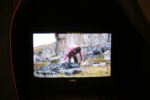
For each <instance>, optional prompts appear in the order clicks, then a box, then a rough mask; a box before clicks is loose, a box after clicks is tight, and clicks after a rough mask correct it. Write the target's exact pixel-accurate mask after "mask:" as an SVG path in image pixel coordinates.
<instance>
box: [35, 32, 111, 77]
mask: <svg viewBox="0 0 150 100" xmlns="http://www.w3.org/2000/svg"><path fill="white" fill-rule="evenodd" d="M111 35H112V34H111V33H75V32H72V33H71V32H70V33H33V69H34V70H33V76H34V77H37V78H70V77H110V76H111Z"/></svg>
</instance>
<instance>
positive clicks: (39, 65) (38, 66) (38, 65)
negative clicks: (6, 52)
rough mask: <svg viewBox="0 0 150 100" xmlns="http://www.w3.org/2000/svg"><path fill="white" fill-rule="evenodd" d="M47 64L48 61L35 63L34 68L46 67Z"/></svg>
mask: <svg viewBox="0 0 150 100" xmlns="http://www.w3.org/2000/svg"><path fill="white" fill-rule="evenodd" d="M46 64H47V61H44V62H35V63H34V68H41V67H45V66H46Z"/></svg>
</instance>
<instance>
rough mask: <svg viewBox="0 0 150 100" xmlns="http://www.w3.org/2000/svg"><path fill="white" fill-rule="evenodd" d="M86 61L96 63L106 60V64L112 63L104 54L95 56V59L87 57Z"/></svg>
mask: <svg viewBox="0 0 150 100" xmlns="http://www.w3.org/2000/svg"><path fill="white" fill-rule="evenodd" d="M85 61H88V62H93V63H95V64H97V63H100V62H105V63H106V64H110V61H108V60H105V59H104V55H101V56H98V57H95V58H93V59H86V60H85Z"/></svg>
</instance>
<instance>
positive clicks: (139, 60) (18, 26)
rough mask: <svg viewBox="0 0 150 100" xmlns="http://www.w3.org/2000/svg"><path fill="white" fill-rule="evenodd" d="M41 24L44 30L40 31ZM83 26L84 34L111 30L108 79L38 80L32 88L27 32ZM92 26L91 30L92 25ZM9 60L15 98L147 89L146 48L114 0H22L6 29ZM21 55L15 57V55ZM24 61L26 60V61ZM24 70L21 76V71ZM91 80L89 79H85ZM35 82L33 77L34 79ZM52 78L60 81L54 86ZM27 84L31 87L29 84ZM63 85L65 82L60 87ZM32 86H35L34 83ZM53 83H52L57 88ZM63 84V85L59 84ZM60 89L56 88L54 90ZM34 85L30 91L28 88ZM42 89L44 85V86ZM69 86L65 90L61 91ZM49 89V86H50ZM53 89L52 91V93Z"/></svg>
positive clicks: (71, 28)
mask: <svg viewBox="0 0 150 100" xmlns="http://www.w3.org/2000/svg"><path fill="white" fill-rule="evenodd" d="M43 28H45V29H46V30H44V29H43ZM67 28H68V30H70V31H72V30H76V28H77V30H78V31H81V30H83V29H84V30H85V31H86V32H87V31H88V32H93V31H96V32H110V33H112V77H111V78H109V79H98V81H97V79H95V80H94V79H93V80H92V81H89V79H84V80H81V79H79V81H77V83H68V82H67V80H65V81H64V80H63V79H62V80H61V82H60V80H59V81H58V80H55V79H54V80H53V83H51V84H49V82H48V81H51V80H42V81H41V79H40V80H39V81H38V82H39V84H41V85H40V86H42V85H43V83H44V84H45V86H43V87H32V86H33V84H34V83H35V80H34V82H33V81H32V79H31V77H30V75H31V70H29V69H30V68H29V65H31V64H32V63H31V62H30V61H29V59H32V55H31V52H30V50H32V48H31V47H32V41H31V40H32V39H31V35H32V32H33V31H43V30H44V31H48V32H49V31H51V29H52V30H54V31H55V30H56V31H58V32H59V31H60V30H62V31H67V30H66V29H67ZM93 28H94V29H93ZM12 48H13V63H14V71H15V77H16V83H17V89H18V91H19V95H20V98H29V97H31V96H32V95H39V93H40V94H42V95H49V93H50V94H53V95H57V94H65V95H66V94H69V95H71V94H76V95H79V94H84V95H86V94H87V95H89V94H90V95H92V94H96V95H97V96H101V95H140V94H143V93H144V94H146V90H147V88H148V87H149V86H148V84H149V82H148V78H149V77H148V69H149V66H148V65H149V56H148V55H149V50H150V49H149V47H148V46H147V43H146V42H145V40H144V39H143V37H142V36H141V34H140V33H139V32H138V31H136V30H135V27H134V26H133V25H132V24H131V22H130V21H129V19H128V18H127V17H126V16H125V14H124V13H123V11H122V9H121V7H120V6H119V4H118V2H114V1H107V0H106V1H105V0H101V1H99V2H98V1H90V0H86V1H57V0H56V1H48V2H41V1H34V0H33V1H25V0H24V1H22V2H21V4H20V7H19V9H18V10H17V13H16V15H15V19H14V21H13V27H12ZM21 54H22V56H23V58H20V57H21V56H20V55H21ZM28 61H29V62H28ZM26 73H27V74H26ZM90 80H91V79H90ZM36 82H37V81H36ZM51 82H52V81H51ZM58 82H60V83H59V84H61V85H58ZM31 84H32V85H31ZM64 84H65V85H64ZM35 86H37V85H35ZM57 86H58V87H57ZM62 86H63V87H62ZM60 87H62V88H61V90H59V91H58V88H60ZM33 88H34V91H33ZM46 88H47V89H46ZM66 88H69V90H68V91H66V90H67V89H66ZM50 89H51V90H50ZM52 92H53V93H52Z"/></svg>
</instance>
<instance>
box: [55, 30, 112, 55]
mask: <svg viewBox="0 0 150 100" xmlns="http://www.w3.org/2000/svg"><path fill="white" fill-rule="evenodd" d="M110 37H111V34H98V33H97V34H96V33H95V34H87V33H86V34H79V33H78V34H69V33H68V34H58V38H59V49H60V50H59V51H60V53H62V54H65V53H66V52H67V50H68V49H69V47H70V46H72V45H78V46H80V47H81V48H82V50H83V52H87V53H89V51H95V52H96V50H99V48H101V47H104V46H105V45H106V44H108V43H110V42H111V38H110ZM99 51H100V50H99ZM99 51H98V52H99Z"/></svg>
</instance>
